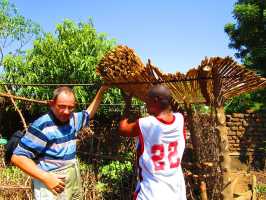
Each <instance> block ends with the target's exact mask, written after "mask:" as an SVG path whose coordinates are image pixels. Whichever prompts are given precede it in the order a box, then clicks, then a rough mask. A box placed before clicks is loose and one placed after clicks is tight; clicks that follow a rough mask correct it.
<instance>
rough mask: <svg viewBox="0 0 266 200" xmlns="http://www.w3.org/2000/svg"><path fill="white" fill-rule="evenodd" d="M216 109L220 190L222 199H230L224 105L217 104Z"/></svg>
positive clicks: (229, 173) (231, 194) (230, 186)
mask: <svg viewBox="0 0 266 200" xmlns="http://www.w3.org/2000/svg"><path fill="white" fill-rule="evenodd" d="M215 110H216V122H217V127H216V130H217V134H218V137H219V140H220V141H219V150H220V156H219V158H220V159H219V160H220V165H221V169H222V173H223V187H222V188H223V189H222V192H221V195H222V199H223V200H232V199H233V191H232V185H231V182H232V180H231V158H230V155H229V153H230V151H229V142H228V138H227V127H226V118H225V113H224V107H223V106H218V107H216V108H215Z"/></svg>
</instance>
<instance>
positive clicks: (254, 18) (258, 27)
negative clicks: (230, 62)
mask: <svg viewBox="0 0 266 200" xmlns="http://www.w3.org/2000/svg"><path fill="white" fill-rule="evenodd" d="M233 15H234V18H235V20H236V21H235V23H233V22H232V23H228V24H226V25H225V28H224V29H225V32H226V33H227V34H228V35H229V37H230V44H229V47H230V48H234V49H236V50H237V53H236V57H237V58H240V59H241V60H242V62H243V64H244V65H245V66H246V67H248V68H250V69H252V70H255V71H256V72H257V73H258V74H259V75H262V76H264V77H265V76H266V1H265V0H238V1H237V3H236V4H235V6H234V10H233ZM226 108H227V111H229V112H241V111H243V110H246V109H253V110H260V109H263V108H266V90H260V91H256V92H253V93H249V94H243V95H241V96H239V97H236V98H234V99H233V100H232V101H229V102H227V105H226Z"/></svg>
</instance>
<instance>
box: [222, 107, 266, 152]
mask: <svg viewBox="0 0 266 200" xmlns="http://www.w3.org/2000/svg"><path fill="white" fill-rule="evenodd" d="M226 123H227V127H228V139H229V143H230V151H231V152H239V153H242V154H252V155H253V154H254V153H258V154H264V157H265V156H266V155H265V148H266V112H265V111H264V112H260V113H255V112H252V111H247V112H246V113H233V114H231V115H226ZM263 148H264V150H263Z"/></svg>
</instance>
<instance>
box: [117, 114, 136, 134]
mask: <svg viewBox="0 0 266 200" xmlns="http://www.w3.org/2000/svg"><path fill="white" fill-rule="evenodd" d="M119 133H120V135H122V136H126V137H136V136H138V135H139V128H138V123H137V122H131V123H129V122H128V119H127V118H125V119H122V120H121V121H120V122H119Z"/></svg>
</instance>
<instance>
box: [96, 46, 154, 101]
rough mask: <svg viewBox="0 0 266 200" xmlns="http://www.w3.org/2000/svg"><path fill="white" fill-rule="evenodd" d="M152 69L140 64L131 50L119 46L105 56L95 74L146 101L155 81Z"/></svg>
mask: <svg viewBox="0 0 266 200" xmlns="http://www.w3.org/2000/svg"><path fill="white" fill-rule="evenodd" d="M153 70H154V67H153V66H150V65H149V64H147V66H146V67H145V65H144V64H143V63H142V62H141V60H140V58H139V57H138V55H137V54H136V53H135V52H134V50H133V49H131V48H128V47H127V46H122V45H119V46H117V47H116V48H114V49H113V50H112V51H110V52H109V53H108V54H106V55H105V56H104V57H103V59H102V60H101V62H100V64H99V65H98V67H97V69H96V72H97V73H98V74H100V75H101V77H102V78H103V79H104V80H105V81H106V82H109V83H112V84H114V85H116V86H117V87H118V88H120V89H122V90H123V91H124V92H126V93H128V94H130V95H132V96H135V97H137V98H139V99H141V100H143V101H146V96H147V95H146V94H147V92H148V90H149V88H150V87H151V86H152V82H154V81H156V80H157V79H156V77H155V76H154V73H153Z"/></svg>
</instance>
